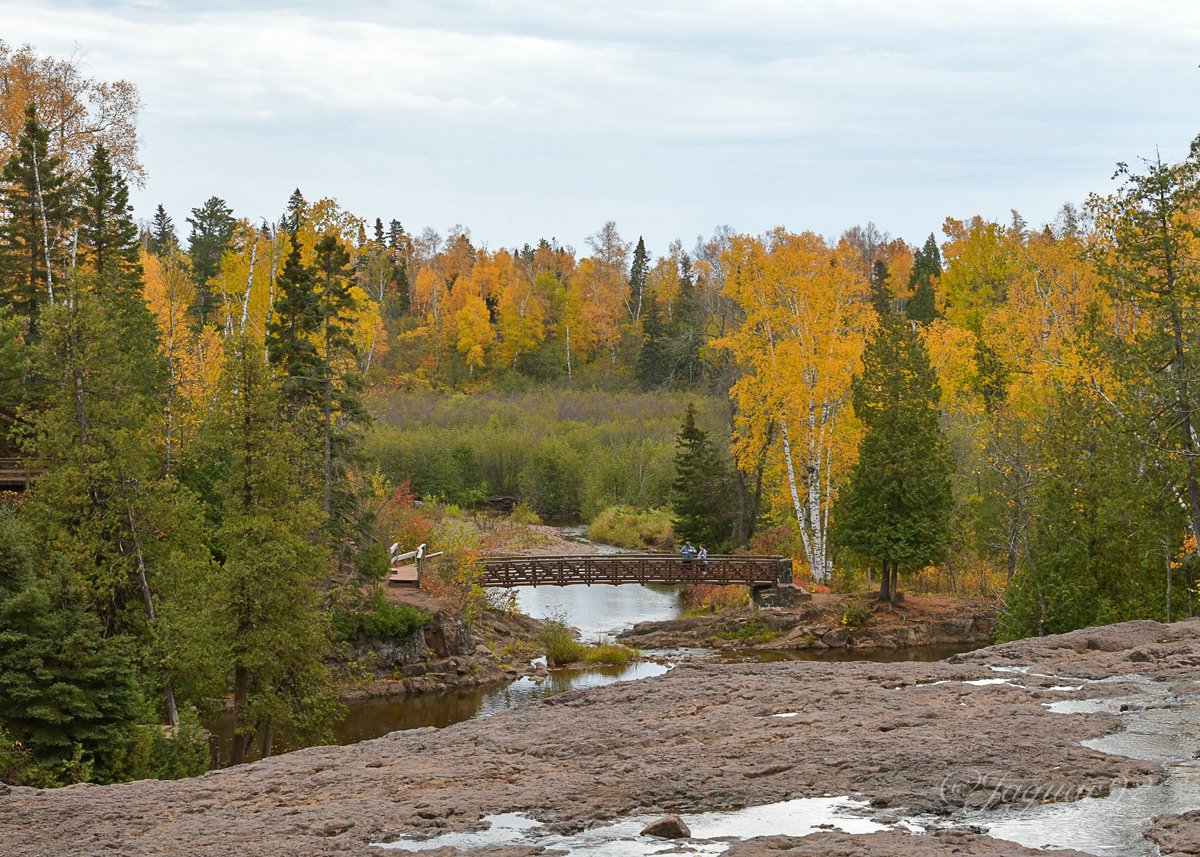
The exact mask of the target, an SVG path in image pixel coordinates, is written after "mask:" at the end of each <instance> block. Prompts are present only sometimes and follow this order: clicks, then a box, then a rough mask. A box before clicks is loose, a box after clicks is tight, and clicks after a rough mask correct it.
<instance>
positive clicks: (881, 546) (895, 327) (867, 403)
mask: <svg viewBox="0 0 1200 857" xmlns="http://www.w3.org/2000/svg"><path fill="white" fill-rule="evenodd" d="M938 399H939V390H938V384H937V378H936V376H935V375H934V372H933V369H932V367H931V366H930V364H929V355H928V354H927V353H926V351H925V345H924V343H923V342H922V340H921V336H920V334H919V333H917V332H916V331H914V330H913V329H912V328H911V326H910V325H909V324H908V322H907V321H906V320H905V319H904V318H903V317H901V316H900V315H899V314H898V313H895V312H891V311H887V312H885V313H884V314H883V315H882V316H881V318H880V321H879V326H878V327H877V328H876V330H875V331H874V332H873V333H872V334H871V337H870V339H869V340H868V341H867V346H866V349H865V351H864V353H863V371H862V374H861V375H859V376H857V377H856V378H855V379H854V384H853V402H854V413H855V415H856V416H857V417H858V418H859V419H860V420H861V421H862V423H863V425H864V426H865V428H866V432H865V433H864V435H863V438H862V441H861V442H860V443H859V448H858V462H857V463H856V464H855V465H854V468H853V469H852V470H851V472H850V476H849V479H848V480H847V484H846V485H845V487H844V488H843V489H842V490H841V492H840V493H839V494H838V496H837V500H836V502H835V505H834V514H833V519H834V520H833V538H834V540H835V541H836V542H837V543H838V544H841V545H842V546H844V547H848V548H850V549H852V550H854V551H855V552H856V553H858V554H859V555H860V556H862V557H865V558H868V559H870V560H871V561H873V562H876V563H878V564H879V567H880V569H881V571H882V574H881V585H880V591H879V594H880V598H881V599H884V600H888V601H891V602H893V603H894V602H895V598H896V593H897V588H896V587H897V581H898V575H899V573H900V572H901V571H916V570H919V569H920V568H922V567H923V566H925V565H927V564H929V563H931V562H934V561H936V560H938V559H939V558H940V557H941V556H942V555H943V554H944V552H945V550H946V547H947V544H948V531H949V522H950V511H951V507H952V500H953V498H952V495H951V488H950V477H951V474H952V473H953V463H952V460H951V458H950V454H949V451H948V447H947V444H946V440H945V438H944V436H943V434H942V428H941V426H940V424H939V422H938V410H937V403H938Z"/></svg>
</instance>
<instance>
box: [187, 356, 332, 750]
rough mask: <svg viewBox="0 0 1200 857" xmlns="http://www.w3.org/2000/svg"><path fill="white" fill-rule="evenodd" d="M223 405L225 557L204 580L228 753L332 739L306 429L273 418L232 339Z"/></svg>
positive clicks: (218, 422)
mask: <svg viewBox="0 0 1200 857" xmlns="http://www.w3.org/2000/svg"><path fill="white" fill-rule="evenodd" d="M226 366H227V368H226V371H225V374H224V376H223V380H222V385H221V394H220V395H221V407H220V408H218V409H216V410H215V411H214V422H213V424H212V425H210V426H209V427H208V429H207V431H208V432H209V434H210V436H211V438H212V439H211V441H210V443H212V444H214V445H215V446H216V447H217V449H218V450H219V451H220V454H221V456H222V458H223V459H224V461H225V466H224V472H225V473H226V474H227V476H226V477H225V478H224V479H222V480H221V481H220V483H219V484H218V485H217V488H216V496H217V498H218V506H219V510H220V516H221V517H220V523H219V525H218V527H217V531H216V533H215V536H214V538H215V542H216V544H217V546H218V551H219V554H220V556H221V557H222V558H223V562H222V564H221V568H220V572H219V573H218V575H217V579H216V581H215V584H214V586H213V590H214V591H212V592H211V595H210V598H211V601H212V603H211V611H212V617H213V618H212V625H213V627H214V628H216V629H217V631H218V633H217V639H218V641H219V647H220V652H221V657H222V659H223V661H224V663H225V664H226V670H227V674H230V675H232V678H233V688H232V690H233V709H234V717H235V720H236V724H237V725H236V736H235V739H234V746H233V761H234V762H235V763H236V762H240V761H242V760H244V759H245V757H246V754H247V753H248V752H249V749H250V747H251V746H252V745H253V743H254V742H255V741H256V740H258V741H260V742H261V751H262V755H264V756H266V755H270V753H271V751H272V747H273V745H274V743H275V741H276V740H277V739H281V740H285V741H289V742H295V741H300V740H303V741H309V742H311V741H314V740H322V739H326V740H327V739H328V734H329V727H330V724H331V722H332V720H333V718H334V716H335V715H336V714H337V712H338V710H339V707H338V705H337V695H336V691H335V689H334V687H333V683H332V678H331V676H330V673H329V670H328V668H327V667H326V665H325V658H326V656H327V655H328V653H329V649H330V631H329V617H328V613H326V612H325V611H324V610H323V608H322V603H323V597H324V589H323V587H324V583H325V580H326V576H327V574H328V570H329V551H328V547H327V546H326V544H325V540H324V537H323V528H322V525H321V522H322V517H323V516H322V514H321V512H320V509H319V508H318V506H317V504H316V503H315V502H314V501H313V500H312V499H310V498H311V493H310V492H308V491H307V490H306V489H305V487H304V485H303V482H302V480H300V479H299V478H298V464H299V463H300V462H302V461H303V460H304V456H305V451H304V449H303V447H302V445H301V443H300V442H299V441H301V440H302V437H301V436H300V435H298V434H297V433H295V432H292V431H290V430H289V427H288V426H287V425H286V423H285V424H281V423H280V421H279V418H278V415H279V411H280V405H279V401H278V394H277V392H276V391H275V390H274V388H273V386H272V382H271V376H270V372H269V370H268V369H267V367H266V366H265V365H264V362H263V355H262V351H261V350H260V349H259V348H257V347H256V346H254V344H253V343H252V342H251V341H249V340H233V341H231V343H230V345H229V352H228V360H227V364H226Z"/></svg>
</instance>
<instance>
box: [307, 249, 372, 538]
mask: <svg viewBox="0 0 1200 857" xmlns="http://www.w3.org/2000/svg"><path fill="white" fill-rule="evenodd" d="M314 267H315V268H316V275H317V279H318V284H319V286H320V288H319V290H318V292H317V294H318V303H317V307H318V312H319V314H320V328H319V332H320V337H321V341H322V343H323V346H324V347H323V348H322V349H321V358H322V360H321V367H320V368H321V436H322V440H323V444H324V458H323V462H322V467H321V474H322V485H323V490H322V494H321V508H322V510H323V511H324V512H325V514H327V515H332V514H333V513H334V507H335V505H337V506H339V507H340V510H339V511H341V512H346V511H348V508H347V504H346V503H345V502H344V501H345V500H346V495H345V492H344V490H343V488H342V486H343V485H344V482H345V463H346V462H347V461H348V460H349V458H350V457H351V455H352V452H353V442H354V437H355V435H354V431H355V428H356V427H357V426H358V425H361V424H362V423H363V422H365V421H366V419H367V414H366V410H365V409H364V408H363V406H362V403H361V402H360V401H359V398H358V393H359V391H360V390H361V389H362V379H361V378H360V377H359V374H358V360H357V351H356V349H355V345H354V339H353V336H354V329H353V323H352V322H351V321H350V318H349V314H350V312H351V311H353V310H354V308H355V306H356V301H355V298H354V294H353V292H352V289H353V287H354V281H353V279H352V278H351V276H350V274H351V272H350V253H349V251H347V250H346V248H345V247H343V246H342V243H341V241H339V240H338V239H337V238H335V237H333V236H332V235H326V236H325V237H323V238H322V239H321V240H320V241H318V242H317V246H316V248H315V250H314ZM335 494H337V495H339V502H338V503H336V504H335V502H334V500H335V496H334V495H335Z"/></svg>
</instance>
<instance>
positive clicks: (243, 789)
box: [0, 621, 1200, 857]
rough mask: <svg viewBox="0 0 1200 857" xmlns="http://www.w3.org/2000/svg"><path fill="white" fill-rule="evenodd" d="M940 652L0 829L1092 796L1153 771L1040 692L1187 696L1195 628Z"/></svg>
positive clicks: (212, 784) (0, 808) (1143, 628)
mask: <svg viewBox="0 0 1200 857" xmlns="http://www.w3.org/2000/svg"><path fill="white" fill-rule="evenodd" d="M952 660H955V661H956V662H954V663H950V662H942V663H932V664H922V663H894V664H871V663H838V664H825V663H804V662H782V663H771V664H736V665H704V664H684V665H681V666H679V667H677V668H676V669H674V670H672V671H671V672H670V673H668V674H667V675H664V676H662V677H659V678H655V679H647V680H643V681H639V682H633V683H623V684H615V685H610V686H608V687H604V688H599V689H596V690H592V691H587V692H571V693H566V694H563V695H561V696H558V697H554V698H552V699H550V700H548V701H547V702H545V703H541V704H536V705H531V706H529V707H526V708H521V709H518V710H515V711H510V712H507V713H505V714H501V715H497V716H495V717H492V718H489V719H485V720H477V721H471V722H466V723H460V724H457V725H455V726H451V727H448V728H446V729H442V730H434V729H421V730H415V731H410V732H400V733H392V734H391V735H389V736H387V737H384V738H380V739H377V740H374V741H366V742H363V743H361V744H358V745H354V746H349V747H317V748H311V749H308V750H303V751H300V752H297V753H292V754H290V755H286V756H280V757H277V758H273V759H268V760H266V761H262V762H257V763H254V764H250V765H244V766H241V767H237V768H231V769H227V770H223V771H218V772H214V773H211V774H209V775H207V776H204V777H201V778H197V779H192V780H185V781H179V782H138V783H130V784H126V785H121V786H111V787H103V788H101V787H93V786H78V787H72V788H67V789H60V790H57V791H37V790H33V789H25V788H14V789H11V790H6V791H5V793H4V794H3V795H0V830H3V831H5V832H6V837H5V840H6V841H5V848H6V851H7V853H8V854H12V855H14V857H15V855H59V854H72V855H100V854H104V855H114V854H119V855H146V854H156V855H157V854H184V853H185V854H188V855H192V857H202V856H203V855H228V854H246V853H252V854H258V855H265V854H287V855H290V857H308V855H325V854H355V855H367V854H372V855H375V857H381V854H383V853H386V852H380V851H378V850H376V849H373V848H371V847H370V846H369V843H370V842H372V841H377V840H380V839H386V838H389V837H394V836H397V835H401V834H406V833H414V832H423V833H435V832H439V831H446V830H465V829H471V828H476V827H478V826H479V825H480V819H481V817H482V816H484V815H485V814H490V813H501V812H514V811H520V812H526V813H529V814H530V815H532V816H534V817H536V818H538V819H540V820H542V821H545V822H547V823H548V824H549V826H550V828H551V829H554V830H559V831H565V830H574V829H580V828H582V827H585V826H588V825H591V824H593V823H596V822H599V821H602V820H606V819H614V818H617V817H620V816H624V815H627V814H640V813H665V812H685V813H686V812H697V811H707V810H716V809H727V808H736V807H742V806H750V805H756V804H765V803H771V802H775V801H781V800H785V799H791V798H796V797H812V796H821V795H823V794H835V795H837V794H855V793H861V794H862V795H864V796H865V797H866V798H869V799H870V800H871V801H872V803H873V805H874V806H876V807H881V808H887V809H888V811H895V812H916V811H929V812H948V811H952V810H955V809H957V808H959V807H960V806H966V807H976V806H984V805H987V804H989V803H992V802H995V801H997V800H1004V799H1005V798H1004V795H1005V794H1008V793H1009V792H1007V791H1002V790H997V789H996V788H995V786H994V783H995V782H996V781H997V780H1002V781H1003V782H1005V783H1008V784H1010V785H1012V786H1014V787H1018V788H1019V787H1028V788H1031V789H1043V790H1050V789H1054V788H1061V789H1064V790H1067V791H1069V792H1070V793H1071V794H1074V795H1079V794H1083V793H1087V792H1094V793H1097V794H1100V793H1104V792H1105V791H1106V790H1107V789H1108V788H1110V786H1111V784H1112V783H1113V782H1126V783H1154V782H1158V781H1160V780H1161V779H1162V778H1163V776H1164V771H1163V769H1162V768H1161V767H1160V766H1158V765H1157V764H1153V763H1149V762H1139V761H1133V760H1130V759H1127V758H1124V757H1121V756H1113V755H1107V754H1104V753H1100V752H1097V751H1093V750H1089V749H1087V748H1085V747H1083V746H1081V744H1080V741H1082V740H1083V739H1086V738H1089V737H1094V736H1098V735H1102V734H1105V733H1108V732H1112V731H1114V730H1115V729H1116V728H1117V727H1118V724H1119V719H1118V717H1117V716H1115V715H1113V714H1106V713H1095V714H1073V715H1069V716H1068V715H1059V714H1053V713H1050V712H1049V711H1048V710H1047V708H1046V707H1045V705H1044V703H1046V702H1048V701H1050V700H1056V699H1061V698H1062V696H1063V695H1062V693H1061V692H1060V691H1057V690H1054V689H1053V688H1055V687H1056V686H1057V685H1059V684H1061V683H1062V678H1061V676H1062V675H1070V676H1086V677H1091V678H1101V677H1108V676H1128V675H1132V674H1133V673H1138V674H1140V675H1141V676H1147V677H1150V678H1151V679H1153V680H1155V681H1156V682H1157V683H1158V684H1159V685H1161V686H1162V687H1164V688H1171V687H1174V688H1175V689H1176V690H1177V691H1178V692H1180V693H1184V694H1194V693H1195V683H1194V679H1195V676H1196V671H1197V666H1198V665H1200V621H1191V622H1187V623H1179V624H1176V625H1172V626H1163V625H1159V624H1157V623H1153V622H1135V623H1126V624H1124V625H1118V626H1111V627H1108V628H1101V629H1094V630H1088V631H1081V632H1076V633H1074V634H1069V635H1065V636H1062V637H1054V638H1046V639H1043V640H1031V641H1022V642H1019V643H1014V644H1010V645H1007V646H1001V647H996V648H991V649H985V650H982V651H980V652H977V653H972V654H971V655H966V656H960V657H958V658H955V659H952ZM995 666H999V667H1005V668H1012V667H1016V666H1020V667H1023V668H1029V674H1026V675H1023V676H1021V678H1020V684H1021V685H1023V686H1016V685H1014V684H975V685H970V684H965V682H968V681H978V680H981V679H995V678H996V677H997V676H998V675H1001V676H1003V675H1007V674H1006V673H997V672H996V671H995V670H994V669H991V668H990V667H995ZM1032 673H1044V674H1046V675H1045V676H1044V677H1039V676H1038V675H1033V674H1032ZM1055 674H1057V675H1055ZM1128 681H1130V682H1132V681H1134V679H1129V680H1128ZM1141 681H1144V679H1141ZM1127 692H1129V687H1128V686H1126V684H1125V683H1124V682H1122V681H1112V682H1107V683H1104V684H1090V685H1086V686H1085V687H1084V688H1082V689H1080V690H1079V691H1077V692H1076V693H1075V694H1074V695H1073V696H1072V698H1075V699H1079V698H1085V699H1086V698H1095V697H1104V696H1117V695H1120V694H1122V693H1127ZM777 714H789V715H792V716H788V717H775V716H773V715H777ZM948 782H949V783H950V784H951V786H952V787H951V788H947V783H948ZM1166 823H1167V822H1164V824H1166ZM1170 825H1171V829H1170V831H1169V832H1170V835H1172V836H1174V837H1175V839H1174V840H1173V841H1183V842H1188V841H1190V842H1193V843H1195V842H1200V838H1197V837H1196V836H1195V835H1194V831H1193V829H1192V827H1191V826H1189V825H1190V822H1188V821H1187V820H1186V819H1185V820H1176V821H1171V822H1170ZM1164 835H1167V834H1166V833H1164ZM1189 836H1191V839H1190V840H1189V839H1188V837H1189ZM768 851H769V852H770V853H771V854H772V855H776V857H780V855H793V857H802V855H809V854H814V855H815V854H844V855H905V854H909V855H935V854H936V855H942V854H946V855H948V854H952V853H954V854H999V855H1009V854H1011V855H1016V854H1027V853H1034V852H1026V851H1024V850H1023V849H1021V848H1019V847H1017V846H1014V845H1011V844H1007V843H999V842H996V841H993V840H989V839H987V838H986V837H982V836H978V835H974V834H971V833H961V832H956V833H952V834H947V835H944V836H923V837H916V836H909V835H907V834H905V833H903V832H887V833H878V834H871V835H868V836H855V837H849V836H846V835H842V834H833V833H830V834H820V835H818V836H816V837H810V838H807V839H803V840H788V839H783V838H780V837H774V838H771V839H757V840H750V841H748V842H745V843H741V844H739V845H737V846H735V848H734V850H732V851H730V852H729V853H730V855H731V857H758V855H760V854H766V853H767V852H768ZM520 853H523V854H528V853H530V852H529V851H528V850H526V851H524V852H520ZM1058 853H1066V852H1058ZM1180 853H1196V852H1194V851H1183V852H1180ZM508 854H509V855H510V857H516V855H515V854H514V852H513V851H512V850H511V849H510V851H509V852H508Z"/></svg>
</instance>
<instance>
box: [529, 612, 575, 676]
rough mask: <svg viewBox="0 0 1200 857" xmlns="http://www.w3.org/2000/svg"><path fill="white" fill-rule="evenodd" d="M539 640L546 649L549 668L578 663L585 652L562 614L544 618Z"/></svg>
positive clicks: (552, 614)
mask: <svg viewBox="0 0 1200 857" xmlns="http://www.w3.org/2000/svg"><path fill="white" fill-rule="evenodd" d="M540 639H541V642H542V646H543V647H544V648H545V649H546V661H547V662H548V663H549V664H550V665H551V666H556V667H558V666H562V665H563V664H574V663H578V662H579V661H582V660H583V658H584V654H585V653H586V652H587V646H585V645H584V644H583V643H581V642H579V641H578V640H577V639H575V632H574V630H572V628H571V627H570V626H569V625H568V624H567V621H566V615H565V614H562V613H551V614H550V616H549V617H547V618H546V620H545V621H544V623H543V625H542V633H541V638H540Z"/></svg>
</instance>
